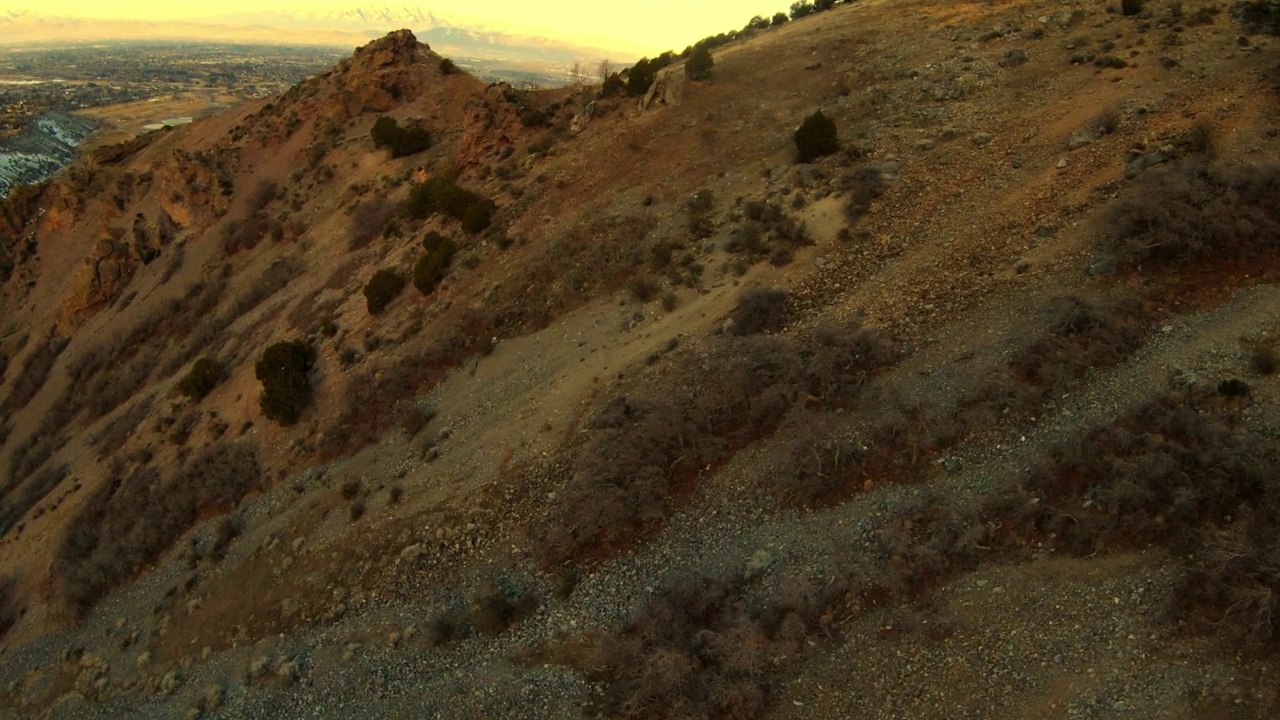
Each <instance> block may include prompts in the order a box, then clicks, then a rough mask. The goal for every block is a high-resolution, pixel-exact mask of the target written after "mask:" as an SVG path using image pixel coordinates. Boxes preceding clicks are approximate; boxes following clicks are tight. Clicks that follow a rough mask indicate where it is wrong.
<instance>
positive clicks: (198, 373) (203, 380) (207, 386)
mask: <svg viewBox="0 0 1280 720" xmlns="http://www.w3.org/2000/svg"><path fill="white" fill-rule="evenodd" d="M225 372H226V370H225V369H224V368H223V367H222V363H219V362H218V361H217V360H214V359H213V358H207V357H202V358H200V359H199V360H196V362H195V364H194V365H192V366H191V369H190V370H188V371H187V374H186V375H184V376H182V379H181V380H179V381H178V392H180V393H182V394H183V395H185V396H187V397H188V398H190V399H192V400H197V401H199V400H203V399H204V397H205V396H206V395H208V394H209V393H210V392H212V391H213V389H214V388H215V387H217V386H218V383H220V382H222V378H223V376H224V374H225Z"/></svg>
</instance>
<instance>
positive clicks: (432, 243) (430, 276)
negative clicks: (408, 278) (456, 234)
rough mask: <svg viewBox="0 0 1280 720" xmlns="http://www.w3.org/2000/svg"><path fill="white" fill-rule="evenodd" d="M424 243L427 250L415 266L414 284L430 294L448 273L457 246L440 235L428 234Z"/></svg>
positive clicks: (425, 293)
mask: <svg viewBox="0 0 1280 720" xmlns="http://www.w3.org/2000/svg"><path fill="white" fill-rule="evenodd" d="M423 245H425V246H426V247H425V250H424V251H423V253H422V255H419V256H418V261H417V262H416V263H414V266H413V286H414V287H416V288H418V292H420V293H422V294H423V295H430V294H431V293H432V292H433V291H434V290H435V289H436V286H437V285H439V284H440V281H441V280H443V279H444V277H445V275H446V274H448V271H449V264H450V263H451V262H453V256H454V253H455V252H456V248H454V245H453V241H452V240H450V239H449V238H447V237H443V236H440V235H436V236H435V237H434V238H432V237H431V236H430V235H428V236H427V241H424V242H423Z"/></svg>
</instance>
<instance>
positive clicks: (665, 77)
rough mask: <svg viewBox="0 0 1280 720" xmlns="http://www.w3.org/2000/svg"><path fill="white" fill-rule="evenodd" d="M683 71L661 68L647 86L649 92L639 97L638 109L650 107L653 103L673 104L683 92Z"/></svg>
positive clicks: (642, 109)
mask: <svg viewBox="0 0 1280 720" xmlns="http://www.w3.org/2000/svg"><path fill="white" fill-rule="evenodd" d="M684 85H685V78H684V72H683V70H681V71H680V72H675V71H673V70H663V71H662V72H661V73H659V74H658V77H657V78H656V79H654V81H653V84H652V85H650V86H649V92H647V93H645V94H644V97H643V98H641V99H640V110H641V111H644V110H649V109H652V108H653V107H654V106H655V105H666V106H670V105H675V104H676V103H678V102H680V96H681V95H682V94H684Z"/></svg>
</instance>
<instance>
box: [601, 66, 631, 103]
mask: <svg viewBox="0 0 1280 720" xmlns="http://www.w3.org/2000/svg"><path fill="white" fill-rule="evenodd" d="M626 90H627V83H626V81H625V80H623V79H622V75H620V74H618V73H616V72H615V73H609V74H608V75H606V76H605V78H604V82H603V83H601V85H600V96H601V97H612V96H614V95H621V94H622V93H624V92H626Z"/></svg>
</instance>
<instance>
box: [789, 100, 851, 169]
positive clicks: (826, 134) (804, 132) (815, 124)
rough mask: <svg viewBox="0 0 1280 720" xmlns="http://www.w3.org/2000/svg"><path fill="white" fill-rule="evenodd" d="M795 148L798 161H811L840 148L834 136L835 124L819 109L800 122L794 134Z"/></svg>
mask: <svg viewBox="0 0 1280 720" xmlns="http://www.w3.org/2000/svg"><path fill="white" fill-rule="evenodd" d="M795 140H796V150H798V151H799V156H798V158H799V161H800V162H802V163H807V162H812V161H814V160H816V159H818V158H820V157H822V156H824V155H830V154H831V153H833V152H835V151H836V150H839V149H840V141H839V139H838V138H837V137H836V124H835V123H834V122H832V121H831V118H829V117H827V116H826V115H823V114H822V111H821V110H819V111H817V112H815V113H814V114H812V115H810V116H809V117H807V118H805V119H804V122H803V123H800V127H799V129H797V130H796V134H795Z"/></svg>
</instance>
